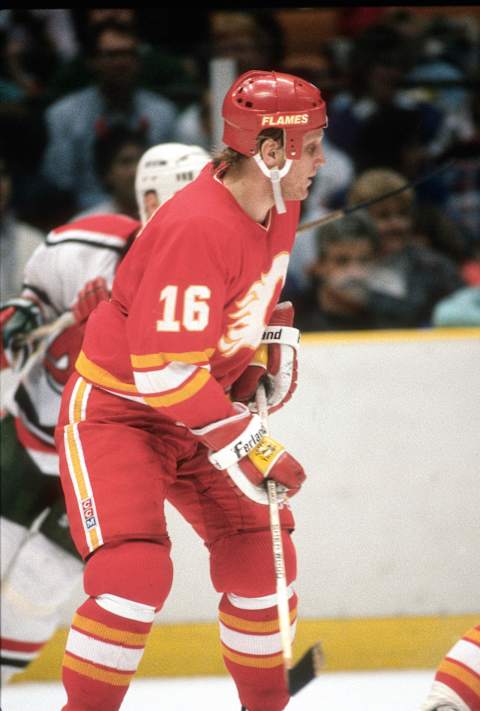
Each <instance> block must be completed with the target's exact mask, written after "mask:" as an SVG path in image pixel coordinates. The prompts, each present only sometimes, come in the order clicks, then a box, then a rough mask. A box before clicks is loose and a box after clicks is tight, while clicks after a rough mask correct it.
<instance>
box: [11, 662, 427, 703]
mask: <svg viewBox="0 0 480 711" xmlns="http://www.w3.org/2000/svg"><path fill="white" fill-rule="evenodd" d="M433 674H434V672H433V671H379V672H351V673H346V672H336V673H330V674H327V673H325V674H323V675H322V676H321V677H319V678H318V679H316V680H315V681H313V682H312V683H311V684H310V685H309V686H307V687H306V688H305V689H303V690H302V691H301V692H300V693H299V694H297V696H295V697H294V698H293V699H292V700H291V702H290V704H289V706H288V711H380V710H382V711H419V708H420V706H421V704H422V702H423V701H424V699H425V697H426V695H427V693H428V690H429V688H430V685H431V682H432V679H433ZM64 702H65V692H64V690H63V687H62V686H61V684H56V683H26V682H24V683H22V684H11V685H8V686H6V687H5V688H3V689H2V695H1V711H60V709H61V708H62V705H63V704H64ZM121 711H240V704H239V702H238V700H237V696H236V690H235V688H234V685H233V682H232V681H231V680H230V679H229V678H228V677H197V678H192V677H189V678H176V679H163V678H162V679H135V680H134V681H133V682H132V684H131V687H130V689H129V691H128V693H127V695H126V697H125V700H124V702H123V705H122V710H121Z"/></svg>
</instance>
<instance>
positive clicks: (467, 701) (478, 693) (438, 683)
mask: <svg viewBox="0 0 480 711" xmlns="http://www.w3.org/2000/svg"><path fill="white" fill-rule="evenodd" d="M434 689H435V691H436V692H437V693H438V694H439V696H440V698H445V702H448V701H452V702H456V705H454V708H457V706H458V708H459V709H462V710H463V709H467V710H468V711H470V710H471V711H476V710H477V709H479V710H480V625H477V626H476V627H472V628H471V629H470V630H468V632H466V634H464V636H463V637H462V639H460V640H459V641H458V642H457V643H456V644H455V645H454V646H453V647H452V649H451V650H450V651H449V652H448V653H447V655H446V657H445V658H444V659H443V661H442V662H441V663H440V665H439V667H438V670H437V673H436V675H435V682H434ZM442 691H443V697H442V695H441V694H442Z"/></svg>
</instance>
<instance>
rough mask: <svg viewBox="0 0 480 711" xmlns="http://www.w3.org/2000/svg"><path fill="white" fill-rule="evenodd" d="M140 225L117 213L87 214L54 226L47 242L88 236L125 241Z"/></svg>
mask: <svg viewBox="0 0 480 711" xmlns="http://www.w3.org/2000/svg"><path fill="white" fill-rule="evenodd" d="M140 227H141V223H140V221H139V220H134V219H133V218H131V217H128V216H127V215H121V214H118V213H112V214H103V215H89V216H87V217H82V218H79V219H77V220H72V221H71V222H67V223H66V224H64V225H60V226H59V227H55V228H54V229H53V230H51V232H50V233H49V234H48V236H47V240H46V241H47V244H52V243H55V242H58V241H66V240H68V241H73V240H78V241H82V239H85V238H88V237H90V236H92V237H94V236H98V237H99V238H101V237H106V238H108V237H112V238H116V239H120V240H123V241H127V240H128V239H129V238H130V237H131V236H132V235H133V234H134V233H135V232H137V231H138V230H139V229H140Z"/></svg>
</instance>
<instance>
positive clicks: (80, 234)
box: [46, 229, 125, 249]
mask: <svg viewBox="0 0 480 711" xmlns="http://www.w3.org/2000/svg"><path fill="white" fill-rule="evenodd" d="M66 240H80V241H82V242H92V244H101V245H104V246H105V247H115V248H118V249H124V248H125V240H124V239H123V238H122V237H115V235H108V234H105V233H102V232H93V231H92V230H79V229H72V230H64V231H63V232H59V233H56V232H55V230H53V231H52V232H50V233H49V235H48V236H47V240H46V241H47V244H59V243H60V242H64V241H66Z"/></svg>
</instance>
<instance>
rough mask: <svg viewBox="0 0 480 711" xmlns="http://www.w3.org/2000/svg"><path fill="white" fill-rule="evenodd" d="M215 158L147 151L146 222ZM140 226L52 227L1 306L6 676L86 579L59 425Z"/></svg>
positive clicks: (143, 165)
mask: <svg viewBox="0 0 480 711" xmlns="http://www.w3.org/2000/svg"><path fill="white" fill-rule="evenodd" d="M208 161H209V156H208V154H207V153H206V152H205V151H204V150H203V149H202V148H199V147H197V146H185V145H183V144H178V143H169V144H161V145H158V146H154V147H152V148H150V149H149V150H147V151H146V152H145V153H144V155H143V156H142V158H141V160H140V162H139V165H138V168H137V176H136V186H135V187H136V197H137V202H138V208H139V213H140V215H141V220H142V223H143V224H144V223H145V222H146V221H147V220H148V218H149V217H150V216H151V214H152V213H153V212H154V211H155V209H156V208H157V207H158V206H159V205H160V204H162V203H163V202H165V201H166V200H167V199H168V198H169V197H170V196H171V195H173V194H174V193H175V192H177V191H178V190H180V189H181V188H183V187H184V186H185V185H187V184H188V183H189V182H190V181H191V180H193V178H195V177H196V176H197V175H198V173H199V172H200V170H201V169H202V168H203V166H204V165H205V164H206V163H207V162H208ZM140 229H141V223H140V222H138V221H136V220H132V219H131V218H129V217H126V216H123V215H95V216H92V217H86V218H83V219H79V220H76V221H74V222H71V223H68V224H66V225H63V226H61V227H58V228H57V229H54V230H52V232H50V233H49V235H48V236H47V238H46V241H45V244H43V245H41V246H40V247H38V248H37V250H36V251H35V252H34V253H33V254H32V257H31V258H30V260H29V262H28V264H27V266H26V271H25V279H24V285H23V290H22V292H21V295H20V296H19V297H18V298H14V299H11V300H10V301H8V302H7V303H5V304H3V305H2V310H1V324H2V346H3V347H4V349H5V350H4V352H3V358H2V367H8V366H13V369H14V370H16V371H17V378H16V383H15V385H14V386H13V388H12V389H11V391H10V392H9V393H3V394H2V398H3V402H2V408H3V410H4V415H5V416H4V417H3V419H2V423H1V436H2V501H1V503H2V508H1V536H2V558H1V577H2V589H1V665H2V682H6V681H8V679H9V678H10V677H11V676H12V675H13V674H14V673H16V672H18V671H21V670H22V669H24V668H25V667H26V666H28V664H29V663H30V662H31V661H32V660H33V659H34V658H35V657H36V656H38V654H39V652H40V650H41V648H42V647H43V645H44V644H45V643H46V642H47V641H48V640H49V639H50V637H51V636H52V634H53V633H54V631H55V629H56V628H57V625H58V622H59V616H60V614H61V610H62V607H63V605H64V604H65V603H66V601H67V600H68V599H69V598H70V597H71V595H72V593H73V591H74V590H75V588H76V587H77V586H78V584H79V580H80V579H81V572H82V569H83V563H82V562H81V560H80V557H79V556H78V554H77V552H76V549H75V547H74V546H73V543H72V541H71V537H70V532H69V527H68V522H67V517H66V514H65V504H64V499H63V494H62V491H61V486H60V480H59V477H58V473H59V472H58V456H57V453H56V451H55V447H54V439H53V429H54V426H55V424H56V421H57V417H58V412H59V407H60V399H61V394H62V391H63V387H64V385H65V383H66V382H67V379H68V377H69V375H70V373H71V371H72V368H73V364H74V362H75V359H76V357H77V355H78V352H79V349H80V345H81V340H82V337H83V331H84V327H85V323H86V320H87V317H88V315H89V313H90V312H91V311H92V310H93V308H95V306H96V304H97V303H98V302H99V301H101V300H103V299H106V298H108V297H109V292H110V288H111V284H112V281H113V276H114V274H115V271H116V268H117V266H118V264H119V262H120V260H121V259H122V257H123V255H124V254H125V252H126V251H127V250H128V248H129V246H130V244H131V243H132V241H133V240H134V239H135V237H136V235H137V234H138V232H139V230H140ZM64 312H69V313H71V314H72V316H73V318H72V320H74V323H73V325H71V326H69V327H67V328H64V329H63V330H62V331H61V332H56V333H52V334H51V335H50V336H49V337H48V347H47V349H46V351H45V355H44V356H43V357H41V358H39V359H38V360H37V361H35V362H34V361H33V360H32V361H30V363H33V366H32V367H29V368H28V372H27V370H26V369H25V367H24V365H25V362H26V360H27V359H28V358H29V357H32V356H31V355H30V353H29V348H27V347H24V348H21V349H19V348H15V344H16V341H17V339H18V337H19V336H20V335H24V334H26V333H28V332H29V331H31V330H32V329H34V328H36V327H37V326H40V325H41V324H48V323H50V322H53V321H55V320H56V319H57V318H58V317H59V316H60V315H61V314H63V313H64ZM17 342H18V341H17ZM33 358H35V356H33ZM22 368H23V375H22ZM14 377H15V376H14Z"/></svg>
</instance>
